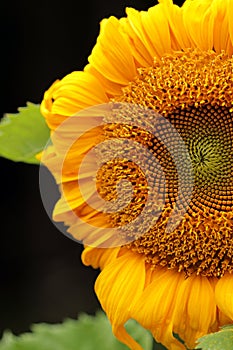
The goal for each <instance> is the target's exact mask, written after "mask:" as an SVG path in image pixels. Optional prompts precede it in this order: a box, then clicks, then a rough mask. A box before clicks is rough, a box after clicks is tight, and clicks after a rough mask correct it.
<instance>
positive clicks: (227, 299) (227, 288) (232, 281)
mask: <svg viewBox="0 0 233 350" xmlns="http://www.w3.org/2000/svg"><path fill="white" fill-rule="evenodd" d="M215 299H216V303H217V306H218V307H219V309H220V310H221V311H222V312H223V314H225V315H226V316H227V317H228V318H230V319H231V320H232V321H233V275H232V274H229V273H226V274H225V275H224V276H223V277H221V278H220V279H219V281H218V283H217V285H216V288H215Z"/></svg>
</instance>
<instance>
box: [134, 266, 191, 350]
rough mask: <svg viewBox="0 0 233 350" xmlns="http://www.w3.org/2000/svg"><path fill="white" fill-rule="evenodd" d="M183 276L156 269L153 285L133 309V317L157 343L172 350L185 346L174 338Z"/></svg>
mask: <svg viewBox="0 0 233 350" xmlns="http://www.w3.org/2000/svg"><path fill="white" fill-rule="evenodd" d="M183 279H184V277H183V274H181V273H177V272H176V271H173V270H168V269H166V268H156V269H155V270H154V272H153V275H152V277H151V283H150V284H149V285H148V286H147V287H146V288H145V290H144V292H143V293H142V295H141V297H140V299H139V300H138V301H137V303H136V304H135V305H134V306H133V308H132V311H131V313H132V317H133V318H135V319H136V320H137V321H138V322H139V323H141V324H142V326H143V327H145V328H147V329H149V330H151V331H152V333H153V335H154V337H155V338H156V340H157V341H159V342H161V343H162V344H164V345H165V346H166V347H168V348H169V349H171V350H181V349H182V350H183V349H185V348H184V346H183V345H182V344H181V343H180V342H178V341H177V340H176V339H175V338H174V337H173V312H174V307H175V304H176V295H177V291H178V289H179V285H180V283H181V281H182V280H183Z"/></svg>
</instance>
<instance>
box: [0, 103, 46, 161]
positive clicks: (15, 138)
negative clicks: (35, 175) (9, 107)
mask: <svg viewBox="0 0 233 350" xmlns="http://www.w3.org/2000/svg"><path fill="white" fill-rule="evenodd" d="M18 110H19V113H17V114H6V115H5V116H4V118H3V119H2V120H1V123H0V156H2V157H4V158H8V159H10V160H13V161H15V162H25V163H31V164H39V161H38V160H37V159H36V158H35V155H36V154H38V153H39V152H41V151H42V150H43V148H44V147H45V145H46V143H47V141H48V139H49V135H50V131H49V128H48V126H47V124H46V122H45V119H44V117H43V116H42V115H41V113H40V106H39V105H36V104H33V103H30V102H28V103H27V107H21V108H19V109H18Z"/></svg>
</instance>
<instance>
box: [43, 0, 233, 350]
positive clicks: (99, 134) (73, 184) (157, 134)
mask: <svg viewBox="0 0 233 350" xmlns="http://www.w3.org/2000/svg"><path fill="white" fill-rule="evenodd" d="M232 11H233V1H231V0H228V1H222V0H206V1H200V0H186V1H185V3H184V5H183V6H182V7H181V8H180V7H178V6H176V5H174V4H173V3H172V1H171V0H161V1H160V2H159V4H158V5H155V6H154V7H152V8H150V9H149V10H148V11H141V12H139V11H136V10H134V9H127V10H126V14H127V16H126V17H125V18H122V19H120V20H117V19H116V18H114V17H110V18H109V19H105V20H103V21H102V22H101V31H100V35H99V37H98V39H97V43H96V45H95V47H94V48H93V51H92V54H91V55H90V57H89V64H88V65H87V66H86V67H85V69H84V71H83V72H73V73H71V74H69V75H68V76H66V77H65V78H63V79H62V80H61V81H57V82H55V84H54V85H52V87H51V88H50V89H49V90H48V91H47V92H46V93H45V96H44V100H43V102H42V107H41V108H42V109H41V110H42V113H43V114H44V116H45V118H46V120H47V122H48V125H49V126H50V128H51V130H52V136H51V139H52V146H50V147H49V148H48V149H46V150H45V152H44V157H43V162H44V163H45V164H46V165H47V166H48V167H49V168H50V169H51V171H52V172H53V174H54V175H55V177H56V179H57V182H58V184H59V185H60V189H61V199H60V200H59V201H58V203H57V204H56V207H55V210H54V219H55V220H57V221H63V222H65V224H66V225H67V226H69V232H70V233H71V234H72V236H73V237H75V238H76V239H77V240H79V241H82V242H83V243H84V244H85V246H86V247H85V250H84V252H83V256H82V258H83V262H84V264H86V265H92V266H93V267H95V268H97V267H100V268H101V273H100V275H99V277H98V279H97V281H96V286H95V289H96V293H97V296H98V298H99V300H100V302H101V305H102V307H103V309H104V310H105V311H106V313H107V315H108V317H109V319H110V321H111V323H112V328H113V332H114V334H115V335H116V336H117V337H118V339H120V340H121V341H122V342H124V343H125V344H126V345H128V346H129V348H131V349H134V350H139V349H141V347H140V346H139V345H138V344H137V343H136V342H135V340H133V339H132V338H131V337H130V335H129V334H127V332H126V330H125V328H124V324H125V322H126V321H127V320H128V319H129V318H134V319H136V320H137V321H138V322H140V323H141V324H142V325H143V326H144V327H145V328H147V329H149V330H150V331H151V332H152V334H153V335H154V337H155V339H156V340H157V341H159V342H161V343H163V344H164V345H165V346H166V347H167V348H168V349H171V350H178V349H184V345H183V344H182V343H180V342H179V341H178V340H177V339H175V338H174V336H173V335H174V333H177V334H179V337H180V338H181V339H182V340H183V341H184V343H185V344H186V346H187V347H189V348H193V347H194V346H195V342H196V340H197V338H198V337H200V336H202V335H204V334H206V333H208V332H211V331H215V330H217V329H218V328H219V326H221V325H224V324H227V323H232V322H233V306H232V305H233V303H232V300H233V299H232V298H233V292H232V290H233V277H232V270H233V250H232V239H233V224H232V223H233V214H232V213H233V186H232V174H233V165H232V156H233V151H232V150H233V147H232V142H233V99H232V96H233V68H232V67H233V58H232V54H233V25H232V21H231V13H232Z"/></svg>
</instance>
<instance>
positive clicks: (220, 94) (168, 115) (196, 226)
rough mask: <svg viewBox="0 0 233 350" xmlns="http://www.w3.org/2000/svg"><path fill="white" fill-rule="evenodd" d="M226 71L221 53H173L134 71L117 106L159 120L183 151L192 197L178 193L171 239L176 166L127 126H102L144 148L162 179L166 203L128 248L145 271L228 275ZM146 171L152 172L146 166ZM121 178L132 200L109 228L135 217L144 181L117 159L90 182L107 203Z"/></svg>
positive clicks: (161, 148)
mask: <svg viewBox="0 0 233 350" xmlns="http://www.w3.org/2000/svg"><path fill="white" fill-rule="evenodd" d="M232 64H233V59H232V58H230V57H229V56H227V55H226V54H225V53H224V52H222V53H221V54H216V53H215V52H212V51H209V52H200V51H198V50H193V51H192V50H188V51H185V52H179V53H175V54H174V55H169V56H166V57H163V58H162V59H161V60H160V61H159V60H156V61H155V62H154V65H153V67H150V68H143V69H140V70H139V76H138V77H137V78H136V79H135V81H133V82H131V83H130V84H129V85H128V86H127V87H126V88H125V89H124V90H123V94H122V95H121V96H120V97H119V98H118V99H117V102H127V103H131V104H137V105H142V106H144V107H147V108H149V109H152V110H154V111H156V112H158V113H159V114H160V115H162V116H164V117H165V118H164V119H166V121H169V123H170V124H171V125H172V126H173V127H174V128H175V129H176V130H177V131H178V133H179V135H180V136H181V137H182V139H183V142H184V143H185V145H186V148H187V150H188V153H189V157H190V159H191V164H192V171H193V174H194V186H193V189H192V193H191V198H185V196H186V193H187V195H189V197H190V193H188V190H187V191H186V189H185V184H184V188H182V189H181V190H182V195H183V197H184V201H183V202H184V203H185V211H184V214H183V216H182V218H181V220H180V223H179V224H178V226H177V227H175V229H173V230H172V231H171V232H169V231H168V230H166V227H167V224H168V220H169V216H170V215H171V213H172V209H173V208H174V205H175V202H176V199H177V191H178V186H179V182H178V176H177V166H176V164H174V160H173V159H172V157H171V156H170V155H168V152H167V149H166V146H165V145H163V144H162V143H161V142H159V141H158V138H155V137H154V136H153V135H152V134H151V133H150V132H148V131H145V130H143V129H142V128H137V127H134V126H131V125H129V126H128V127H127V128H126V127H125V126H124V127H123V126H122V125H116V124H114V122H113V124H112V125H111V126H109V125H108V126H106V130H105V131H106V134H108V135H111V136H112V137H115V138H116V137H121V138H122V137H123V138H126V139H133V140H134V141H136V142H139V143H141V144H142V145H144V146H145V147H147V148H148V149H150V150H151V151H152V153H153V156H154V157H155V158H156V159H157V160H159V163H160V165H161V168H162V170H163V173H164V174H165V179H166V181H165V183H164V181H160V179H159V174H157V175H156V176H155V179H154V185H155V186H157V188H158V187H159V188H158V193H160V194H161V195H162V197H163V198H164V199H165V201H164V203H163V208H162V210H161V212H160V215H159V217H158V220H156V223H155V225H153V227H151V228H150V229H149V230H148V231H147V232H144V233H143V234H142V235H141V236H140V237H138V238H137V237H136V239H135V240H134V241H132V242H131V243H129V244H128V245H127V247H128V248H129V249H131V250H133V251H135V252H138V253H139V254H142V255H143V256H144V258H145V260H146V262H147V263H148V264H150V265H151V266H152V267H153V266H157V265H160V266H167V267H169V268H175V269H177V270H178V271H184V272H185V274H186V276H189V275H191V274H192V273H196V274H198V275H203V276H209V277H211V276H215V277H220V276H222V275H224V273H225V272H226V271H232V270H233V248H232V247H233V246H232V240H233V225H232V223H233V183H232V174H233V162H232V159H233V157H232V156H233V147H232V146H233V145H232V142H233V106H232V105H233V102H232V93H233V80H232ZM145 118H146V116H145ZM166 130H167V128H166V127H164V128H163V127H162V125H161V131H158V133H161V136H163V137H164V135H165V136H166V139H167V140H168V141H169V143H170V147H172V146H173V143H174V147H175V142H176V141H175V140H174V139H173V137H172V136H170V135H169V131H166ZM166 132H167V135H166ZM169 138H170V139H169ZM147 164H148V168H151V169H152V171H153V161H152V159H148V162H147ZM154 164H155V163H154ZM157 169H158V168H156V169H155V171H157ZM184 171H185V169H184ZM125 178H128V179H129V181H131V183H132V185H133V199H132V200H131V203H130V204H129V205H128V206H126V207H125V208H124V209H123V210H121V211H119V212H117V213H113V214H112V215H111V223H112V225H113V226H115V227H117V226H121V227H124V225H125V224H127V223H128V222H130V221H131V220H133V219H135V218H136V217H137V215H140V213H141V211H142V210H143V208H144V206H145V203H146V201H147V179H146V176H145V174H144V173H143V171H142V170H141V169H140V166H137V164H134V163H133V162H130V161H128V160H127V159H123V158H122V159H115V160H112V161H109V162H106V163H105V164H104V166H102V167H101V169H100V170H99V172H98V176H97V188H98V191H99V192H100V194H101V196H102V197H103V198H105V199H106V200H108V201H109V200H111V199H113V198H115V196H116V184H117V182H118V181H119V179H125ZM188 186H189V187H190V184H189V183H188V181H187V188H188ZM187 199H189V201H188V202H187ZM187 203H188V204H187ZM153 205H156V203H153ZM159 205H161V203H159V200H158V203H157V206H159ZM148 220H151V217H148Z"/></svg>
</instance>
